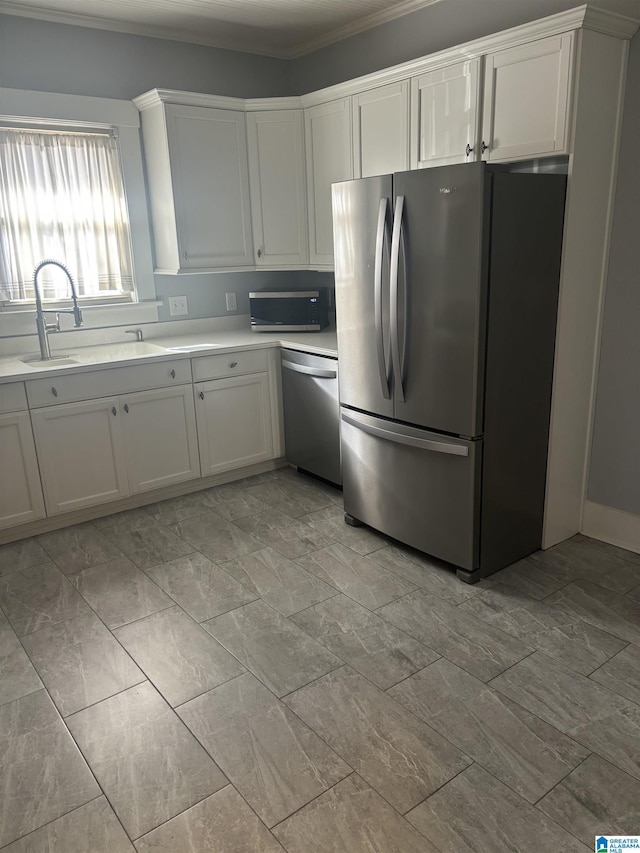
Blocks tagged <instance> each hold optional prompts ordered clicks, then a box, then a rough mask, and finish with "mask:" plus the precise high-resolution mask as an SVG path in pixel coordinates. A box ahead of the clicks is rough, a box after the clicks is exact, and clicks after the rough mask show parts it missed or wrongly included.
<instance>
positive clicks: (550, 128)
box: [482, 34, 573, 161]
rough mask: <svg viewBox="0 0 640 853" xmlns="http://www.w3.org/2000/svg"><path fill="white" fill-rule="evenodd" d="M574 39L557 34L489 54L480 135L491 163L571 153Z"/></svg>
mask: <svg viewBox="0 0 640 853" xmlns="http://www.w3.org/2000/svg"><path fill="white" fill-rule="evenodd" d="M572 55H573V36H572V35H571V34H568V35H564V36H553V37H551V38H545V39H539V40H538V41H534V42H531V43H530V44H524V45H522V46H520V47H515V48H513V49H512V50H503V51H500V52H498V53H493V54H489V55H488V56H487V57H486V60H485V63H486V64H485V81H484V111H483V116H482V134H483V141H484V144H485V145H486V146H487V148H486V151H485V153H484V155H483V158H484V159H486V160H488V161H496V160H516V159H524V158H530V157H539V156H544V155H549V154H561V153H565V152H566V151H567V150H568V141H569V140H568V118H569V81H570V76H571V75H570V70H571V59H572Z"/></svg>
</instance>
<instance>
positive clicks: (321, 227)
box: [304, 98, 353, 265]
mask: <svg viewBox="0 0 640 853" xmlns="http://www.w3.org/2000/svg"><path fill="white" fill-rule="evenodd" d="M304 112H305V147H306V152H307V198H308V202H309V259H310V262H311V264H319V265H325V264H327V265H333V217H332V213H331V184H332V183H335V182H336V181H348V180H350V179H351V178H352V177H353V159H352V146H351V98H342V99H341V100H339V101H331V102H330V103H328V104H319V105H318V106H314V107H308V108H307V109H306V110H305V111H304Z"/></svg>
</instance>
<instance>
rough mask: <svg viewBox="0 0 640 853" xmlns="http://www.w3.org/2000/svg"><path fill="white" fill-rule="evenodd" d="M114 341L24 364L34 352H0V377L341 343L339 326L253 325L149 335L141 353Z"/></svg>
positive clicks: (319, 350) (324, 350)
mask: <svg viewBox="0 0 640 853" xmlns="http://www.w3.org/2000/svg"><path fill="white" fill-rule="evenodd" d="M122 338H123V339H122V340H119V341H117V342H115V343H107V344H99V345H96V346H83V347H76V348H69V349H65V350H56V353H55V354H56V355H68V356H69V357H70V358H72V359H75V361H73V362H66V363H64V364H62V363H60V362H56V361H55V360H53V361H50V362H44V363H40V362H38V363H35V364H25V362H24V361H23V359H25V358H29V357H35V354H32V355H31V356H25V355H8V356H3V357H0V383H7V382H20V381H24V380H25V379H37V378H38V377H41V376H43V375H47V376H48V375H61V374H72V373H84V372H86V371H88V370H96V369H98V370H100V369H103V368H108V367H115V366H118V365H122V364H125V363H126V364H142V363H144V362H146V361H148V360H149V359H154V360H155V359H162V360H167V359H171V358H180V357H182V358H191V357H194V358H195V357H197V356H204V355H215V354H216V353H224V352H229V351H232V350H248V349H264V348H270V347H277V346H282V347H289V348H291V349H297V350H302V351H304V352H310V353H314V354H316V355H327V356H332V357H334V358H335V357H337V355H338V346H337V340H336V330H335V327H329V329H327V330H326V331H323V332H299V333H297V334H295V333H291V332H287V333H283V334H276V333H268V332H257V333H253V332H251V331H250V330H249V329H246V328H243V329H232V330H225V331H211V332H198V333H196V334H186V335H178V336H172V337H157V338H156V337H154V336H149V337H146V338H145V344H151V345H153V347H154V350H153V351H152V352H147V353H141V352H140V349H141V348H140V347H139V346H138V347H137V346H136V343H137V342H136V341H132V340H127V339H124V338H125V336H124V334H123V336H122Z"/></svg>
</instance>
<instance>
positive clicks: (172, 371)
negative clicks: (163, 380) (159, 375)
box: [169, 370, 176, 379]
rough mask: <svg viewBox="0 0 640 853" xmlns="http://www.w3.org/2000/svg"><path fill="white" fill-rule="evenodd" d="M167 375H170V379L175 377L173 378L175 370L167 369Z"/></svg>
mask: <svg viewBox="0 0 640 853" xmlns="http://www.w3.org/2000/svg"><path fill="white" fill-rule="evenodd" d="M169 376H170V377H171V378H172V379H175V378H176V372H175V370H170V371H169Z"/></svg>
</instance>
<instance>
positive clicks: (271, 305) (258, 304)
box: [249, 288, 329, 332]
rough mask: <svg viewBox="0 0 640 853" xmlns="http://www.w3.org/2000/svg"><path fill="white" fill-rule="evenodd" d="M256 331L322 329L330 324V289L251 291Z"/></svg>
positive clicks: (253, 321) (251, 306)
mask: <svg viewBox="0 0 640 853" xmlns="http://www.w3.org/2000/svg"><path fill="white" fill-rule="evenodd" d="M249 306H250V310H251V331H252V332H275V331H278V332H319V331H320V330H321V329H324V328H325V327H326V326H328V325H329V305H328V297H327V291H326V288H319V289H318V290H257V291H255V292H253V293H250V294H249Z"/></svg>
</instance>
